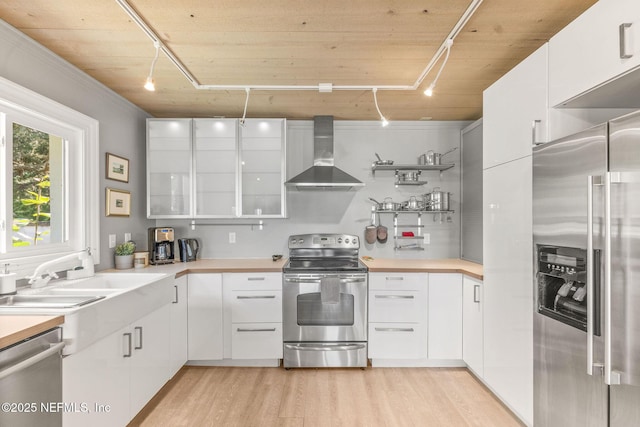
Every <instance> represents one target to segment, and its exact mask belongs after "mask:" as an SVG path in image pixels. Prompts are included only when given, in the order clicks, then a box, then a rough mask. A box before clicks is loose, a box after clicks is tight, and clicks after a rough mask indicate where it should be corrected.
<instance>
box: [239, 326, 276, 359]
mask: <svg viewBox="0 0 640 427" xmlns="http://www.w3.org/2000/svg"><path fill="white" fill-rule="evenodd" d="M232 328H233V330H232V331H231V358H232V359H282V323H233V324H232Z"/></svg>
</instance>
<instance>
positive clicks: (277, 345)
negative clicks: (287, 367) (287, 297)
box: [222, 273, 282, 360]
mask: <svg viewBox="0 0 640 427" xmlns="http://www.w3.org/2000/svg"><path fill="white" fill-rule="evenodd" d="M222 281H223V284H224V295H225V296H224V302H225V309H224V311H225V320H227V323H226V324H227V325H229V326H227V327H225V332H226V333H227V334H228V338H227V340H226V342H230V344H231V345H230V346H225V357H230V358H231V359H235V360H251V359H253V360H258V359H282V274H281V273H225V274H224V275H223V279H222ZM228 347H230V348H228Z"/></svg>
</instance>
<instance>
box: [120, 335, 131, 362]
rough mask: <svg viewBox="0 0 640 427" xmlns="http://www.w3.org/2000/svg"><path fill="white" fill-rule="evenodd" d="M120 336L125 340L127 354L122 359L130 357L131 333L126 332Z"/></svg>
mask: <svg viewBox="0 0 640 427" xmlns="http://www.w3.org/2000/svg"><path fill="white" fill-rule="evenodd" d="M122 336H123V337H126V338H127V352H126V353H125V354H123V355H122V357H131V350H132V348H131V332H126V333H124V334H122Z"/></svg>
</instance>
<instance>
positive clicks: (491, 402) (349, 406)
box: [130, 367, 521, 427]
mask: <svg viewBox="0 0 640 427" xmlns="http://www.w3.org/2000/svg"><path fill="white" fill-rule="evenodd" d="M130 426H144V427H149V426H172V427H174V426H224V427H232V426H242V427H245V426H260V427H263V426H284V427H293V426H295V427H302V426H304V427H310V426H314V427H315V426H349V427H351V426H429V427H432V426H447V427H449V426H486V427H507V426H521V424H520V423H519V422H518V421H517V419H516V418H515V417H514V416H513V415H512V414H511V413H510V412H509V411H508V410H507V409H505V408H504V407H503V406H502V405H501V404H500V402H498V400H497V399H496V398H495V397H494V396H493V395H492V394H491V393H490V392H489V391H488V390H487V389H486V388H485V387H484V386H483V385H481V384H480V383H479V382H478V381H477V380H476V379H475V378H474V377H473V376H472V375H471V374H470V373H469V372H468V371H467V370H466V369H450V368H419V369H413V368H411V369H409V368H393V369H392V368H367V369H366V370H361V369H292V370H289V371H286V370H284V369H282V368H227V367H224V368H223V367H184V368H182V370H181V371H180V372H179V373H178V374H177V375H176V377H175V378H174V379H173V380H172V381H171V382H169V383H168V384H167V385H166V386H165V387H164V388H163V389H162V390H161V391H160V392H159V393H158V395H156V397H155V398H154V399H153V400H152V401H151V402H150V403H149V404H148V405H147V406H146V407H145V409H144V410H143V411H142V412H141V413H140V414H138V416H137V417H136V418H135V419H134V420H133V421H132V422H131V424H130Z"/></svg>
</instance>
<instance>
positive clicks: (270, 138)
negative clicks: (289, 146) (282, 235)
mask: <svg viewBox="0 0 640 427" xmlns="http://www.w3.org/2000/svg"><path fill="white" fill-rule="evenodd" d="M239 129H240V157H239V158H240V188H241V192H240V195H241V204H242V214H241V215H242V216H245V217H247V216H251V217H262V216H264V217H284V216H286V200H285V195H286V191H285V190H284V188H285V187H284V181H285V174H286V172H285V147H286V120H285V119H246V120H245V123H244V125H243V126H240V128H239Z"/></svg>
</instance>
